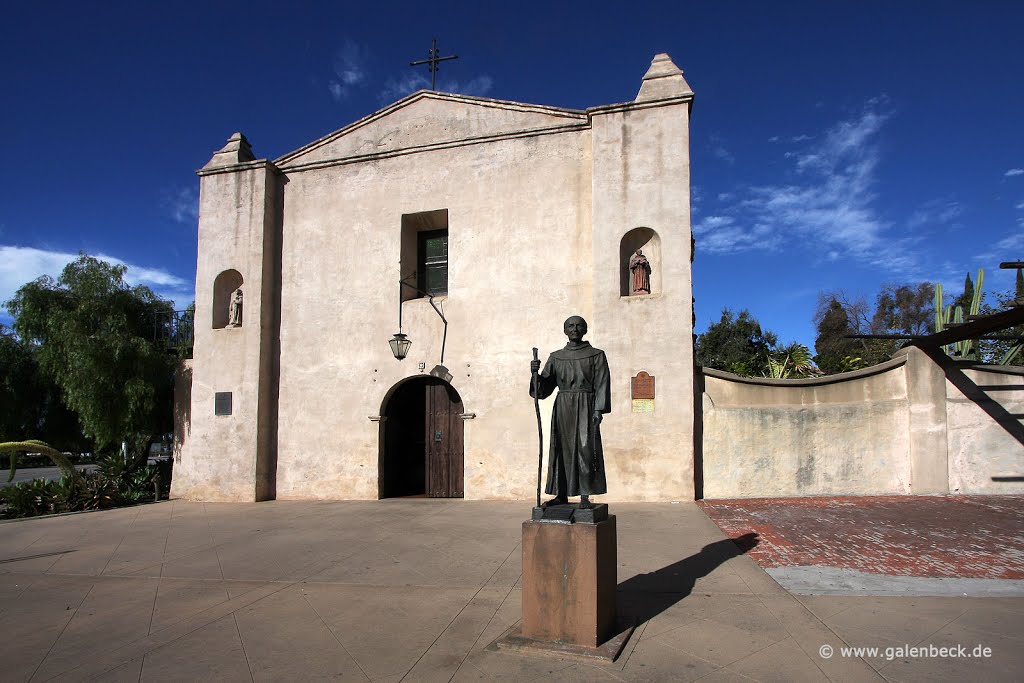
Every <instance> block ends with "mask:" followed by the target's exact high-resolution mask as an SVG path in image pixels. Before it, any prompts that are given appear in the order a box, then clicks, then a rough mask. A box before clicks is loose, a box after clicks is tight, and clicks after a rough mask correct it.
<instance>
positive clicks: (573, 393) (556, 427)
mask: <svg viewBox="0 0 1024 683" xmlns="http://www.w3.org/2000/svg"><path fill="white" fill-rule="evenodd" d="M562 329H563V331H564V332H565V336H566V337H568V338H569V343H568V344H566V345H565V348H563V349H560V350H558V351H555V352H554V353H552V354H551V355H550V356H548V360H547V363H545V364H544V370H543V371H542V372H541V373H540V375H539V381H538V383H537V384H538V386H537V395H536V398H538V399H541V398H547V397H548V396H550V395H551V393H552V392H553V391H554V390H555V387H558V395H557V396H556V397H555V408H554V410H553V411H552V413H551V441H550V446H549V449H548V477H547V485H546V486H545V487H544V491H545V492H546V493H548V494H550V495H553V496H554V498H553V499H551V500H549V501H547V502H546V503H544V506H545V507H547V506H549V505H562V504H565V503H567V502H568V501H569V496H580V507H581V508H589V507H590V506H591V503H590V496H592V495H597V494H600V493H607V491H608V484H607V482H606V481H605V475H604V449H603V448H602V447H601V419H602V417H603V415H604V413H609V412H611V409H612V408H611V380H610V375H609V372H608V359H607V358H605V355H604V351H602V350H601V349H595V348H594V347H593V346H591V345H590V342H586V341H583V336H584V335H585V334H586V333H587V321H586V320H584V319H583V318H581V317H580V316H578V315H574V316H572V317H571V318H569V319H568V320H566V321H565V323H564V325H563V327H562ZM539 369H540V361H539V360H535V361H531V362H530V370H531V372H537V371H538V370H539ZM530 395H531V396H533V395H534V391H533V386H532V385H531V386H530Z"/></svg>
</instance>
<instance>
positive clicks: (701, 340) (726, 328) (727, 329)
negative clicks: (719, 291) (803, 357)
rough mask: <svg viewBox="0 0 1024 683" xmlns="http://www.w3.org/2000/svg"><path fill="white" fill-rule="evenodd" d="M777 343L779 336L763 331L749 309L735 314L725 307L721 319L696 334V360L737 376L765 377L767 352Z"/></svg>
mask: <svg viewBox="0 0 1024 683" xmlns="http://www.w3.org/2000/svg"><path fill="white" fill-rule="evenodd" d="M777 343H778V337H776V335H775V334H774V333H773V332H771V331H768V330H762V329H761V324H760V323H759V322H758V321H757V319H756V318H754V316H752V315H751V314H750V311H748V310H746V309H744V310H742V311H740V312H739V315H735V314H733V312H732V311H731V310H729V309H728V308H724V309H722V317H721V319H720V320H719V321H718V322H716V323H713V324H712V325H710V326H709V327H708V329H707V331H705V332H704V333H703V334H701V335H699V336H698V337H697V348H696V356H697V363H698V364H699V365H701V366H703V367H708V368H716V369H718V370H725V371H726V372H732V373H735V374H737V375H747V376H750V377H759V376H765V375H766V373H767V372H769V363H768V358H769V354H770V353H771V352H772V350H773V349H774V347H775V345H776V344H777Z"/></svg>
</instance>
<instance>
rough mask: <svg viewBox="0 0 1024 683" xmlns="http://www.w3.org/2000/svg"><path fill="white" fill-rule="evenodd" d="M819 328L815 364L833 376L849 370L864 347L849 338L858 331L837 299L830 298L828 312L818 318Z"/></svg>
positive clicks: (815, 344)
mask: <svg viewBox="0 0 1024 683" xmlns="http://www.w3.org/2000/svg"><path fill="white" fill-rule="evenodd" d="M817 328H818V336H817V337H816V338H815V340H814V351H815V353H816V354H817V355H816V356H815V357H814V362H815V363H817V365H818V367H819V368H820V369H821V371H822V372H824V373H825V374H832V373H836V372H843V371H844V370H847V369H849V368H850V365H851V362H852V359H853V358H855V357H857V354H858V351H859V350H860V348H861V347H862V346H863V345H862V344H859V343H858V341H860V340H856V339H849V338H848V337H847V335H850V334H855V333H856V330H855V329H854V327H853V325H852V324H851V323H850V315H849V314H848V313H847V312H846V309H845V308H843V305H842V304H841V303H839V301H838V300H837V299H836V298H835V297H830V299H829V303H828V308H827V310H826V311H825V312H824V314H823V315H821V316H820V317H818V320H817Z"/></svg>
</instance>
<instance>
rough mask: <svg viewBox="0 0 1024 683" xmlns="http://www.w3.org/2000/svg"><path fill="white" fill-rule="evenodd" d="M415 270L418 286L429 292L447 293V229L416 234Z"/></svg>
mask: <svg viewBox="0 0 1024 683" xmlns="http://www.w3.org/2000/svg"><path fill="white" fill-rule="evenodd" d="M417 241H418V244H417V248H416V255H417V259H416V260H417V263H416V272H417V274H418V275H419V278H418V279H419V288H420V289H422V290H424V291H426V292H430V293H431V294H447V293H448V230H447V229H446V230H431V231H429V232H421V233H418V234H417Z"/></svg>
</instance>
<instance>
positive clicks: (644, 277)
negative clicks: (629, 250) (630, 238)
mask: <svg viewBox="0 0 1024 683" xmlns="http://www.w3.org/2000/svg"><path fill="white" fill-rule="evenodd" d="M629 273H630V280H629V294H630V296H632V295H634V294H650V293H651V262H650V261H648V260H647V257H646V256H644V252H643V251H641V250H640V249H637V250H636V253H634V254H633V256H632V257H631V258H630V259H629Z"/></svg>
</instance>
